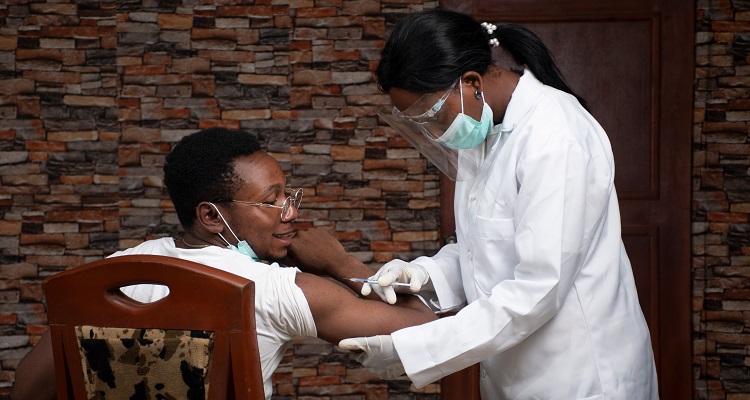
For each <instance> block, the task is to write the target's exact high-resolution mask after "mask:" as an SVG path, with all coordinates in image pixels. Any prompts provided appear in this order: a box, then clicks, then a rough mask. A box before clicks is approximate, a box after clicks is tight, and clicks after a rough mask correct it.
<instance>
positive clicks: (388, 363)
mask: <svg viewBox="0 0 750 400" xmlns="http://www.w3.org/2000/svg"><path fill="white" fill-rule="evenodd" d="M339 347H341V348H342V349H344V350H349V351H351V352H353V353H355V354H354V355H355V359H356V360H357V362H359V363H360V364H362V365H364V366H365V367H367V368H368V369H369V370H370V371H372V372H373V373H374V374H376V375H378V376H379V377H381V378H382V379H396V378H398V377H399V376H401V375H403V374H404V373H405V370H404V365H403V364H401V359H400V358H399V357H398V353H397V352H396V348H395V347H394V346H393V339H391V335H378V336H369V337H358V338H350V339H344V340H342V341H340V342H339Z"/></svg>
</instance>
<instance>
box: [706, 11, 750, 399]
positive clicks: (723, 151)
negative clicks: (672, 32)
mask: <svg viewBox="0 0 750 400" xmlns="http://www.w3.org/2000/svg"><path fill="white" fill-rule="evenodd" d="M695 41H696V74H695V77H696V80H695V83H696V84H695V107H694V124H693V127H694V129H693V149H694V150H693V218H692V219H693V360H694V362H693V376H694V379H695V380H694V384H693V387H694V393H695V395H694V398H696V399H732V400H740V399H748V398H750V358H748V349H750V300H749V299H750V218H749V217H750V177H749V176H748V175H750V169H749V168H750V139H749V138H748V132H750V125H749V123H750V2H748V1H746V0H740V1H733V2H730V1H723V0H699V1H698V2H697V7H696V36H695Z"/></svg>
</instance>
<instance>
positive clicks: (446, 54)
mask: <svg viewBox="0 0 750 400" xmlns="http://www.w3.org/2000/svg"><path fill="white" fill-rule="evenodd" d="M491 38H496V39H497V40H498V42H499V44H500V46H501V47H502V48H503V49H504V50H505V51H506V52H507V53H508V54H509V55H510V56H511V57H513V59H514V61H515V62H516V63H518V64H520V65H524V66H525V67H526V68H528V69H529V71H531V72H532V73H533V74H534V76H536V78H537V79H539V81H540V82H542V83H544V84H545V85H548V86H552V87H554V88H556V89H559V90H562V91H564V92H567V93H569V94H571V95H573V96H575V97H576V98H577V99H578V101H579V102H580V103H581V105H583V106H584V107H586V102H585V101H584V99H583V98H581V97H580V96H578V95H577V94H575V93H574V92H573V90H572V89H571V88H570V87H569V86H568V84H567V83H566V82H565V79H564V78H563V77H562V74H561V73H560V70H559V69H558V68H557V65H556V64H555V61H554V58H553V57H552V54H551V53H550V51H549V50H548V49H547V46H545V45H544V43H543V42H542V41H541V39H539V37H537V36H536V35H535V34H534V33H533V32H532V31H530V30H529V29H527V28H525V27H523V26H521V25H516V24H510V23H501V24H497V30H495V31H494V32H493V33H492V35H489V34H488V33H487V30H486V29H485V28H484V27H482V26H481V25H480V24H479V22H477V21H476V20H475V19H474V18H472V17H471V16H468V15H466V14H461V13H457V12H453V11H442V10H430V11H421V12H417V13H414V14H410V15H408V16H407V17H406V18H404V19H403V20H401V21H400V22H399V23H398V24H396V26H395V27H394V29H393V32H392V33H391V35H390V36H389V37H388V41H387V42H386V44H385V47H384V48H383V50H382V51H381V53H380V64H378V68H377V70H376V71H375V75H376V79H377V83H378V87H379V88H380V90H382V91H383V92H388V91H389V90H390V89H391V88H392V87H398V88H401V89H404V90H408V91H410V92H416V93H433V92H436V91H439V90H445V89H447V88H448V87H450V86H451V85H452V84H453V83H454V82H455V81H456V80H457V79H458V78H459V77H461V76H462V75H463V74H464V73H465V72H468V71H475V72H477V73H479V74H480V75H484V74H485V72H487V70H488V68H489V67H490V65H491V64H492V48H491V46H490V44H489V40H490V39H491Z"/></svg>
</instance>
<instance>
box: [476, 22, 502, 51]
mask: <svg viewBox="0 0 750 400" xmlns="http://www.w3.org/2000/svg"><path fill="white" fill-rule="evenodd" d="M480 25H482V28H484V29H485V30H486V31H487V35H489V36H492V33H494V32H495V30H496V29H497V25H495V24H491V23H489V22H482V23H481V24H480ZM490 46H492V47H497V46H500V41H498V40H497V38H490Z"/></svg>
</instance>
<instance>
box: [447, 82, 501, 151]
mask: <svg viewBox="0 0 750 400" xmlns="http://www.w3.org/2000/svg"><path fill="white" fill-rule="evenodd" d="M462 86H463V85H461V84H460V83H459V90H460V93H461V113H460V114H458V115H456V118H454V119H453V123H451V125H450V126H449V127H448V129H446V130H445V133H444V134H443V135H442V136H440V137H439V138H437V139H435V141H436V142H438V143H440V144H442V145H443V146H445V147H448V148H451V149H455V150H458V149H471V148H473V147H476V146H478V145H479V144H480V143H482V142H484V139H486V138H487V134H488V133H489V132H490V130H491V129H492V126H493V121H492V117H493V115H492V108H490V106H489V105H487V102H485V101H484V94H482V103H483V105H482V117H481V119H480V120H479V121H477V120H475V119H474V118H472V117H470V116H468V115H466V114H464V93H463V89H461V87H462Z"/></svg>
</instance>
